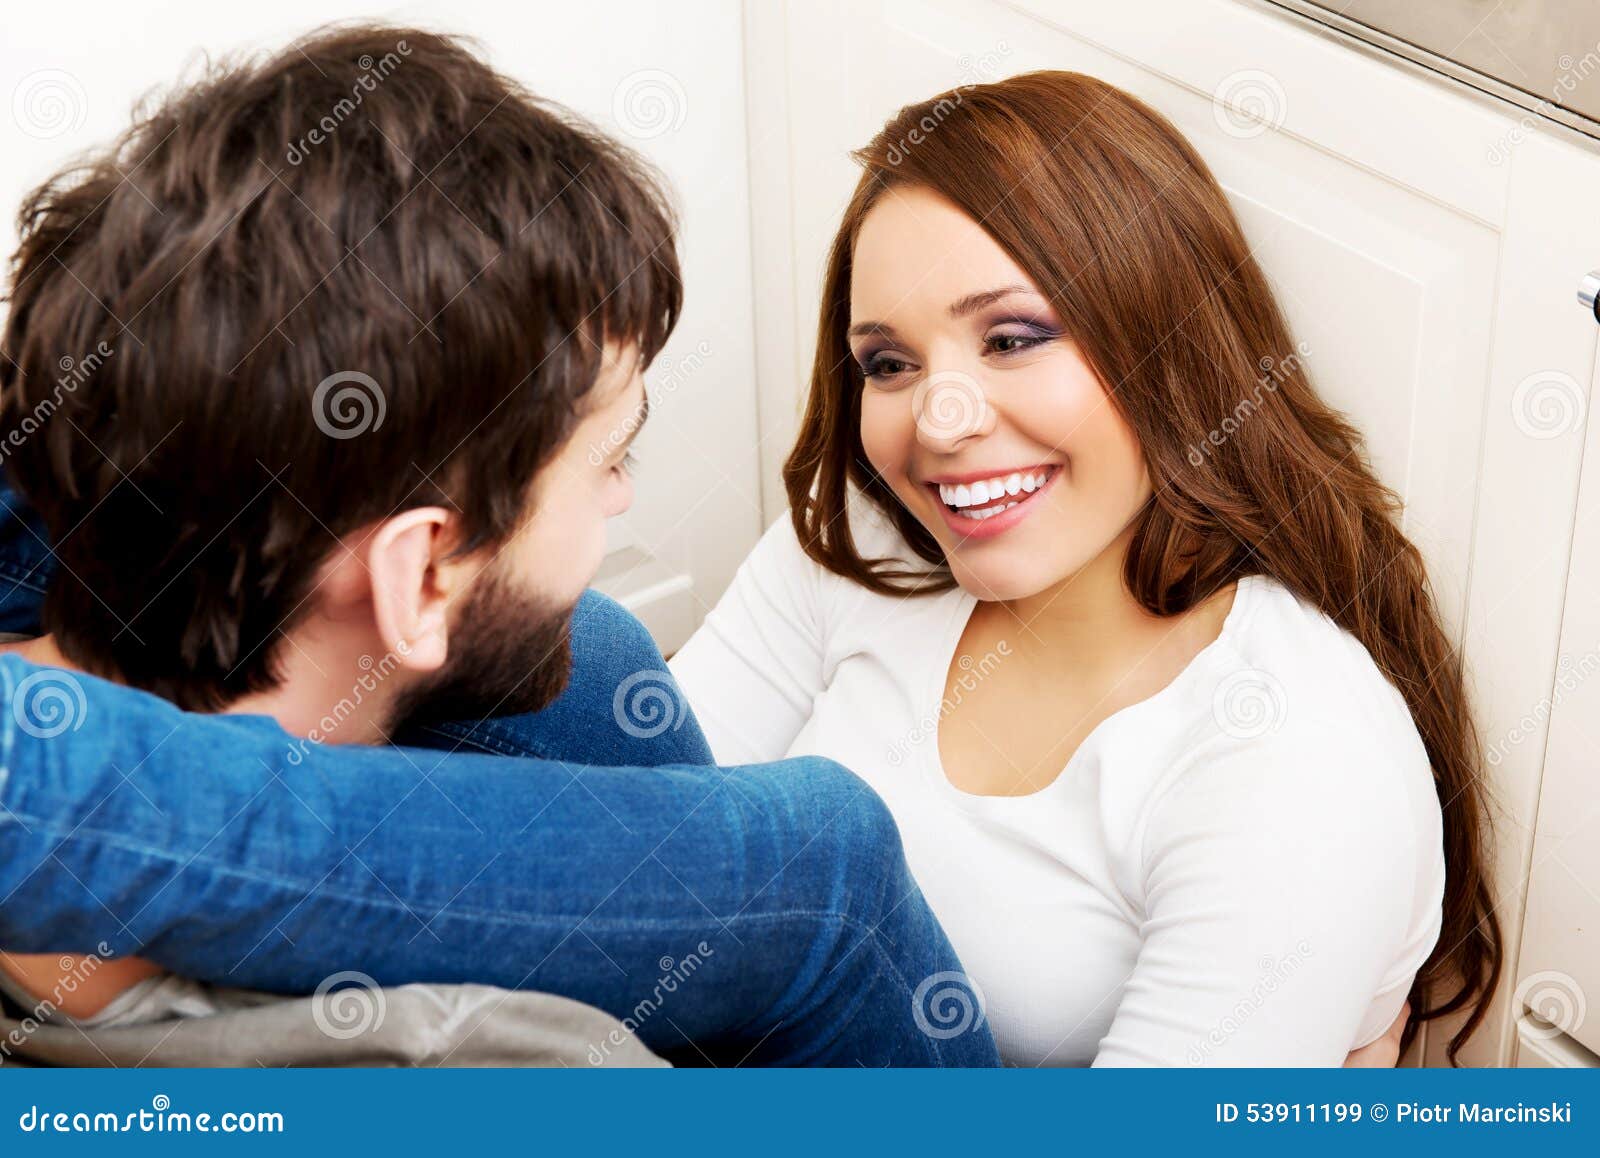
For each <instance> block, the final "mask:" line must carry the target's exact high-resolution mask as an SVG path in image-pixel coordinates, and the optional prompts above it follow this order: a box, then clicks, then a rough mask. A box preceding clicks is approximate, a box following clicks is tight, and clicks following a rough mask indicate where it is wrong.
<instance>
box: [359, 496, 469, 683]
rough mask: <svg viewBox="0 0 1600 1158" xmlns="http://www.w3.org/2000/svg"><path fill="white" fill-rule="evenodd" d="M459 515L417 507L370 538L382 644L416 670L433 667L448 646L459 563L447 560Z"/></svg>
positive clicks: (369, 561) (374, 604)
mask: <svg viewBox="0 0 1600 1158" xmlns="http://www.w3.org/2000/svg"><path fill="white" fill-rule="evenodd" d="M454 526H455V520H454V516H452V514H451V513H450V511H448V510H446V509H445V508H444V507H417V508H415V509H413V510H409V511H406V512H405V513H404V514H400V515H396V516H395V517H394V518H392V519H387V520H385V521H384V522H382V523H380V524H379V525H378V527H377V529H376V530H375V531H374V532H373V533H372V536H371V538H369V539H368V540H367V551H366V554H367V567H368V569H369V570H370V571H371V573H372V612H373V618H374V619H375V621H376V623H377V628H378V635H379V637H380V638H381V639H382V640H383V646H384V647H385V648H386V649H387V650H388V652H389V653H390V654H391V655H394V656H395V657H397V658H398V659H399V660H400V662H401V663H403V664H404V665H405V666H407V667H409V668H412V669H413V670H415V671H434V670H436V669H437V668H439V667H440V666H441V665H443V663H444V661H445V656H446V655H447V654H448V651H449V607H450V598H451V596H452V595H453V594H454V591H453V590H452V585H453V584H454V582H455V581H456V579H457V578H458V574H457V572H458V570H459V569H458V568H456V567H453V566H450V565H449V564H448V563H447V562H446V559H445V555H446V554H447V553H448V551H449V547H450V543H451V541H452V531H453V530H454Z"/></svg>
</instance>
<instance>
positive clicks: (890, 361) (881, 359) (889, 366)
mask: <svg viewBox="0 0 1600 1158" xmlns="http://www.w3.org/2000/svg"><path fill="white" fill-rule="evenodd" d="M857 368H858V369H859V370H860V371H861V376H862V377H863V378H866V379H867V380H869V381H870V380H872V379H874V378H893V377H894V376H895V375H896V374H903V373H905V371H906V370H907V369H908V368H909V367H908V366H907V364H906V363H905V362H902V361H901V360H900V359H899V358H892V357H889V356H888V355H886V354H874V355H873V356H872V357H870V358H868V359H867V360H866V361H864V362H862V363H861V364H860V365H859V366H858V367H857Z"/></svg>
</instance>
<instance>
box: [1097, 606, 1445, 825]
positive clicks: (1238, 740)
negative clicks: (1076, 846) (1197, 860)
mask: <svg viewBox="0 0 1600 1158" xmlns="http://www.w3.org/2000/svg"><path fill="white" fill-rule="evenodd" d="M1172 690H1173V691H1175V692H1176V693H1177V694H1175V695H1174V696H1172V697H1171V698H1170V699H1168V700H1166V701H1165V702H1160V697H1158V703H1159V710H1158V711H1154V712H1151V713H1149V714H1148V715H1147V716H1145V717H1144V718H1141V719H1136V720H1130V721H1129V724H1130V728H1129V729H1128V731H1129V737H1130V739H1133V738H1135V737H1136V738H1137V742H1138V743H1140V744H1141V746H1142V748H1143V752H1142V754H1143V756H1144V759H1143V760H1142V761H1141V764H1142V765H1143V767H1142V769H1141V770H1142V771H1143V773H1144V775H1142V776H1140V775H1133V776H1126V777H1124V780H1125V781H1126V783H1125V784H1124V786H1123V787H1122V788H1119V789H1115V790H1113V791H1114V794H1115V795H1119V796H1121V797H1122V801H1121V805H1120V809H1119V811H1120V812H1121V815H1122V817H1123V818H1124V820H1125V821H1126V822H1127V823H1128V824H1129V826H1130V829H1129V835H1132V834H1133V833H1134V832H1135V831H1137V832H1138V833H1140V840H1141V841H1142V840H1143V838H1144V837H1143V834H1144V832H1145V830H1146V828H1147V826H1148V825H1149V824H1150V823H1152V821H1153V820H1154V819H1156V818H1160V817H1164V818H1165V823H1164V825H1163V828H1164V829H1165V830H1170V831H1172V832H1181V831H1182V830H1184V829H1186V828H1188V827H1189V826H1190V825H1191V824H1193V823H1212V822H1215V823H1218V824H1231V823H1232V822H1231V821H1229V820H1228V815H1227V814H1228V813H1230V812H1231V813H1232V815H1233V819H1234V820H1239V819H1244V820H1247V821H1248V823H1249V824H1258V825H1262V826H1269V827H1271V828H1273V829H1275V830H1277V831H1278V832H1280V833H1292V832H1302V833H1303V835H1304V836H1306V837H1307V838H1308V839H1310V838H1316V839H1319V840H1320V839H1324V838H1326V839H1334V838H1336V837H1338V836H1339V834H1340V833H1349V832H1350V831H1351V830H1355V829H1359V830H1361V831H1362V832H1363V833H1366V834H1368V835H1370V834H1371V833H1374V832H1378V831H1384V832H1388V833H1390V834H1391V835H1394V836H1396V837H1398V836H1399V835H1400V834H1403V833H1411V834H1413V836H1420V835H1424V834H1426V833H1428V832H1429V831H1430V830H1432V829H1434V828H1436V827H1437V825H1438V823H1439V817H1438V798H1437V794H1436V792H1435V789H1434V786H1433V774H1432V770H1431V768H1430V766H1429V761H1428V755H1427V749H1426V747H1425V746H1424V745H1423V742H1422V737H1421V735H1420V733H1419V732H1418V730H1417V727H1416V724H1415V722H1414V721H1413V720H1412V718H1411V714H1410V711H1409V709H1408V708H1407V706H1406V703H1405V700H1404V698H1403V697H1402V696H1401V695H1400V692H1399V691H1398V690H1397V689H1396V688H1395V687H1394V685H1393V684H1391V683H1390V682H1389V681H1388V679H1387V678H1386V677H1385V676H1384V674H1383V672H1382V671H1381V670H1380V669H1379V668H1378V665H1377V664H1376V662H1374V661H1373V659H1372V657H1371V655H1370V654H1369V653H1368V652H1367V650H1366V648H1364V647H1363V646H1362V645H1361V643H1360V642H1359V641H1358V640H1356V639H1355V638H1354V636H1352V635H1351V634H1350V633H1349V632H1347V631H1345V630H1344V629H1342V628H1341V627H1339V626H1338V624H1336V623H1335V622H1334V621H1333V620H1332V619H1331V618H1329V617H1328V616H1327V615H1325V614H1323V613H1322V612H1321V611H1319V610H1318V609H1317V608H1315V607H1313V606H1311V605H1310V604H1308V603H1305V602H1304V601H1302V600H1300V599H1298V598H1296V597H1295V595H1294V594H1293V593H1291V592H1290V591H1289V590H1287V589H1286V588H1285V587H1283V586H1282V585H1281V584H1279V583H1277V582H1275V581H1273V580H1271V579H1268V578H1264V577H1260V576H1253V577H1250V578H1247V579H1245V580H1242V581H1241V582H1240V584H1239V588H1238V590H1237V591H1236V593H1235V598H1234V606H1233V609H1232V610H1231V611H1230V612H1229V615H1228V617H1227V621H1226V623H1225V624H1224V627H1223V631H1222V634H1221V635H1220V637H1219V638H1218V639H1217V640H1216V641H1215V642H1214V643H1213V644H1212V645H1211V646H1210V647H1208V648H1207V649H1205V651H1204V652H1202V653H1201V655H1200V656H1199V657H1198V658H1197V660H1196V662H1195V664H1194V666H1193V668H1192V669H1191V670H1190V671H1189V672H1187V673H1185V677H1184V678H1182V679H1181V680H1180V681H1179V686H1177V687H1175V688H1174V689H1172ZM1152 706H1156V705H1152ZM1356 839H1357V840H1358V843H1359V842H1364V841H1365V840H1366V839H1367V837H1366V836H1360V837H1357V838H1356ZM1408 839H1410V838H1408Z"/></svg>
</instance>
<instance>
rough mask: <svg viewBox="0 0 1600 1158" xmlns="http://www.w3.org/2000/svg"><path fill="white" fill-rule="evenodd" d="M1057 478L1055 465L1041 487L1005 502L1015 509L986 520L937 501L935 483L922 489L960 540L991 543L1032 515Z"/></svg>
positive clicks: (941, 500) (927, 484)
mask: <svg viewBox="0 0 1600 1158" xmlns="http://www.w3.org/2000/svg"><path fill="white" fill-rule="evenodd" d="M1060 477H1061V467H1060V466H1059V465H1058V466H1056V467H1055V469H1053V470H1052V471H1051V472H1050V477H1049V479H1048V480H1046V482H1045V484H1044V486H1042V487H1040V488H1039V489H1038V490H1035V491H1032V492H1031V493H1027V492H1025V493H1022V494H1019V495H1017V496H1016V498H1014V499H1010V498H1008V499H1007V501H1008V502H1013V503H1015V504H1016V505H1014V506H1011V507H1007V508H1006V509H1005V510H1003V511H1001V512H1000V513H999V514H998V515H990V516H989V517H988V518H986V519H974V518H971V517H969V516H967V515H963V514H961V513H960V512H959V511H955V510H952V509H951V508H950V507H948V506H946V505H945V502H944V500H943V499H941V498H940V497H939V484H938V483H925V484H923V486H924V489H925V490H926V491H927V492H928V493H929V494H930V495H932V496H933V503H934V505H935V506H936V507H938V508H939V513H940V514H941V515H943V516H944V521H945V525H946V526H948V527H949V528H950V529H951V530H952V531H953V532H955V533H956V534H957V535H959V536H961V538H963V539H992V538H994V537H995V536H996V535H1003V534H1005V533H1006V532H1007V531H1009V530H1010V529H1011V528H1012V527H1015V526H1016V525H1017V524H1018V523H1020V522H1022V520H1024V519H1026V518H1027V517H1028V516H1029V515H1031V514H1032V513H1033V512H1034V510H1035V509H1036V508H1037V507H1038V505H1039V504H1038V500H1039V497H1040V496H1041V495H1044V494H1046V493H1048V492H1049V490H1050V489H1051V488H1052V487H1054V486H1055V485H1056V480H1057V479H1059V478H1060ZM991 505H992V504H991Z"/></svg>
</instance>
